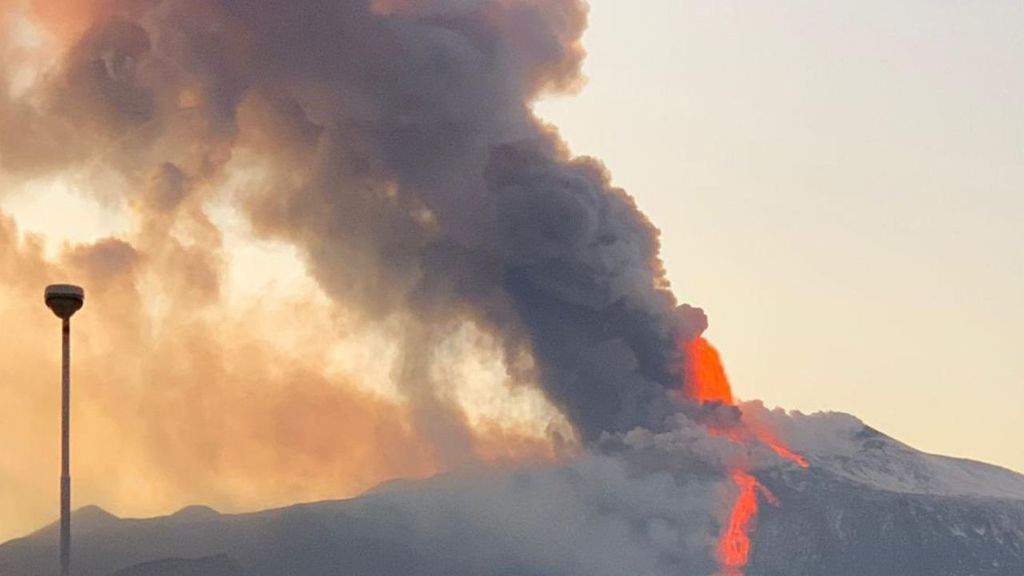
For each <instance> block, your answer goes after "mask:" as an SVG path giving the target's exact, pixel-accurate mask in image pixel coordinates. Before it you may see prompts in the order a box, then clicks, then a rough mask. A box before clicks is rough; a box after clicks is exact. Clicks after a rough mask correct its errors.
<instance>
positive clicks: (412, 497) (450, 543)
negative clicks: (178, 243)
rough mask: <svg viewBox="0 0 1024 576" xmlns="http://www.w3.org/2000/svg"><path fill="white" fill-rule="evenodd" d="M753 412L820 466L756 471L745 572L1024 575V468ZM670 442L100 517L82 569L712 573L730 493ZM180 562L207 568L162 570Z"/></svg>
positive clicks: (82, 554) (3, 565)
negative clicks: (550, 461) (292, 499)
mask: <svg viewBox="0 0 1024 576" xmlns="http://www.w3.org/2000/svg"><path fill="white" fill-rule="evenodd" d="M745 410H746V412H747V413H748V414H749V415H750V416H751V418H754V419H758V420H760V421H763V422H770V423H771V425H772V426H774V427H775V428H776V429H777V430H779V431H780V433H781V434H783V435H784V436H785V439H786V440H787V442H789V443H790V445H791V446H792V447H793V448H794V449H796V450H799V451H800V452H801V453H802V454H804V455H805V456H806V458H807V459H808V461H809V462H810V468H808V469H802V468H799V467H797V466H792V465H786V464H780V463H776V464H773V465H768V466H764V467H761V468H759V469H758V471H757V472H756V474H757V476H758V478H759V479H760V480H761V482H762V483H763V484H764V485H765V486H766V487H767V488H768V489H769V490H770V491H771V492H772V493H774V495H775V496H776V497H777V498H778V500H779V504H778V505H777V506H775V505H772V504H770V503H769V502H767V501H766V500H767V499H764V498H762V503H761V516H760V519H759V523H758V525H757V526H756V528H755V532H754V535H753V543H752V546H753V551H752V558H751V564H750V566H749V567H748V568H747V570H746V575H747V576H775V575H778V576H790V575H793V576H796V575H816V576H817V575H820V574H829V575H830V576H863V575H865V574H871V575H874V576H888V575H892V576H896V575H900V576H916V575H920V576H925V575H928V576H944V575H948V576H958V575H965V576H966V575H991V576H1019V575H1020V574H1024V476H1021V475H1019V474H1016V473H1013V472H1010V471H1008V470H1004V469H1001V468H997V467H994V466H990V465H987V464H982V463H978V462H972V461H968V460H959V459H953V458H946V457H941V456H933V455H929V454H924V453H922V452H919V451H915V450H913V449H912V448H910V447H908V446H906V445H904V444H901V443H899V442H897V441H896V440H894V439H892V438H889V437H887V436H885V435H884V434H881V433H880V432H877V431H876V430H874V429H872V428H870V427H868V426H865V425H864V424H863V423H861V422H860V421H858V420H857V419H855V418H853V417H850V416H846V415H841V414H822V415H813V416H803V415H799V414H797V415H786V414H783V413H780V412H769V411H767V410H764V409H763V408H761V407H760V406H758V405H749V406H746V407H745ZM668 444H671V443H666V442H661V443H658V442H655V443H651V444H650V445H648V446H639V445H633V446H629V447H627V448H624V449H621V450H619V451H616V452H612V453H608V454H601V455H594V454H592V455H587V456H584V457H581V458H578V459H577V460H574V461H573V462H570V463H567V464H565V465H561V466H552V467H548V468H533V469H528V470H519V471H515V472H499V471H495V470H489V471H475V472H473V473H464V474H455V475H449V476H443V477H437V478H433V479H430V480H424V481H407V482H397V483H392V484H388V485H386V486H383V487H381V488H378V489H377V490H375V491H372V492H370V493H368V494H366V495H364V496H362V497H360V498H356V499H353V500H348V501H338V502H323V503H317V504H305V505H297V506H293V507H289V508H284V509H278V510H269V511H265V512H259V513H254V514H241V515H226V514H219V513H217V512H215V511H213V510H210V509H208V508H201V507H191V508H186V509H184V510H182V511H180V512H178V513H177V514H174V515H171V516H167V517H162V518H154V519H146V520H136V519H120V518H116V517H114V516H112V515H109V514H107V513H105V512H103V511H101V510H99V509H98V508H86V509H82V510H79V511H78V513H77V515H76V518H75V523H74V527H75V550H74V555H75V556H74V557H75V566H76V574H78V575H79V576H111V575H112V574H132V575H136V574H138V575H142V574H147V575H152V574H165V573H166V574H175V575H181V576H184V575H192V576H236V575H238V574H245V575H247V576H271V575H274V576H278V575H281V574H289V575H295V576H320V575H324V576H326V575H328V574H332V575H333V574H351V575H366V576H370V575H374V576H378V575H381V574H408V575H411V576H428V575H430V576H433V575H442V574H444V575H455V576H459V575H481V574H486V575H500V576H513V575H514V576H527V575H529V576H534V575H537V576H539V575H542V574H543V575H545V576H552V575H576V574H588V575H590V574H594V575H608V576H612V575H621V574H641V575H649V576H660V575H666V576H667V575H670V574H671V575H677V574H693V575H710V574H715V573H717V572H718V567H717V565H716V561H715V555H714V546H715V539H716V537H717V534H718V531H719V530H720V526H721V523H722V520H723V517H722V514H723V509H724V508H726V507H727V503H728V502H729V499H730V497H731V496H730V494H728V491H729V488H728V487H729V484H728V482H727V481H725V479H724V478H722V477H721V475H720V474H718V473H716V472H714V471H713V469H714V468H713V467H711V466H701V465H699V464H696V463H697V462H699V461H700V459H699V458H696V457H694V456H693V454H692V453H690V454H688V453H686V452H685V451H681V450H679V449H678V445H679V444H680V443H678V442H677V443H676V446H675V447H666V446H668ZM650 446H656V447H655V448H651V447H650ZM56 541H57V538H56V530H55V527H54V526H50V527H48V528H45V529H43V530H41V531H39V532H37V533H35V534H32V535H30V536H28V537H26V538H22V539H19V540H14V541H11V542H8V543H6V544H4V545H0V574H4V575H5V576H7V575H10V576H22V575H24V576H29V575H32V576H46V575H49V574H54V573H55V572H56V570H55V563H54V562H53V560H54V558H55V557H56V553H55V546H56ZM218 555H221V556H218ZM167 558H174V559H189V558H191V559H195V560H192V561H189V560H167V561H164V562H156V563H153V562H154V561H158V560H161V559H167ZM142 563H150V564H142ZM236 563H237V564H236ZM140 564H142V565H141V566H140ZM154 570H156V571H154ZM159 570H164V571H163V572H161V571H159ZM118 571H122V572H118Z"/></svg>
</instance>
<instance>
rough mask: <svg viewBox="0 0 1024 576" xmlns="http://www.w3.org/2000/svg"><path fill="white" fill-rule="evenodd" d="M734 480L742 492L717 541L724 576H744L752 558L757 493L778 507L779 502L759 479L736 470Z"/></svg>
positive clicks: (733, 474)
mask: <svg viewBox="0 0 1024 576" xmlns="http://www.w3.org/2000/svg"><path fill="white" fill-rule="evenodd" d="M732 481H733V483H734V484H735V485H736V487H737V488H739V491H740V493H739V495H738V496H737V497H736V503H735V504H733V507H732V512H731V513H730V514H729V523H728V525H726V527H725V529H724V530H723V531H722V536H721V538H720V539H719V540H718V561H719V562H720V563H721V564H722V568H723V569H724V570H725V574H724V576H741V575H742V569H743V568H744V567H745V566H746V565H747V562H748V560H749V558H750V530H751V529H752V528H753V523H754V520H756V519H757V491H758V490H760V491H761V494H763V495H764V496H765V498H767V499H768V501H769V502H771V503H772V504H778V500H776V498H775V495H773V494H772V493H771V492H770V491H769V490H768V489H767V488H765V487H764V486H763V485H762V484H761V483H760V482H758V481H757V478H754V477H753V476H751V475H750V474H748V473H747V472H745V471H743V470H733V472H732Z"/></svg>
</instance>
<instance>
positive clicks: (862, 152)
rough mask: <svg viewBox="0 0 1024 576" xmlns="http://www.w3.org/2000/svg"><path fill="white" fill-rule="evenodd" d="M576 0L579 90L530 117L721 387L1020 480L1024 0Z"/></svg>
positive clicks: (1023, 466)
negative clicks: (582, 24) (647, 252)
mask: <svg viewBox="0 0 1024 576" xmlns="http://www.w3.org/2000/svg"><path fill="white" fill-rule="evenodd" d="M591 4H592V13H591V20H592V21H591V27H590V30H589V31H588V33H587V35H586V47H587V49H588V51H589V53H590V56H589V58H588V61H587V65H586V74H587V76H588V77H589V79H590V80H589V83H588V85H587V86H586V87H585V88H584V89H583V91H582V93H581V94H579V95H578V96H574V97H564V98H558V99H555V100H553V101H547V102H544V103H541V104H539V105H538V106H537V111H538V112H539V113H540V114H541V115H542V116H543V117H544V118H546V119H548V120H549V121H551V122H552V123H554V124H555V125H557V126H559V127H560V128H561V130H562V133H563V134H564V136H565V137H566V138H567V139H568V140H569V142H570V143H571V145H572V148H573V150H574V151H575V152H576V153H580V154H589V155H593V156H596V157H599V158H602V159H603V160H604V161H605V162H606V163H607V165H608V166H609V168H610V169H611V171H612V173H613V174H614V178H615V181H616V183H617V184H618V185H620V186H622V187H624V188H626V189H627V190H628V191H629V192H630V193H631V194H632V195H634V196H635V197H636V198H637V200H638V202H639V203H640V206H641V208H642V209H643V210H644V211H645V212H646V213H647V214H648V216H649V217H650V218H651V219H652V220H653V221H654V223H655V224H656V225H657V226H658V227H659V228H660V229H661V230H662V241H663V255H664V258H665V261H666V264H667V267H668V272H669V277H670V278H671V279H672V281H673V285H674V286H675V289H676V291H677V293H678V294H679V295H680V296H681V298H682V299H683V300H685V301H688V302H691V303H693V304H695V305H699V306H702V307H704V308H705V309H706V310H707V312H708V314H709V316H710V318H711V329H710V330H709V333H708V335H709V337H710V339H711V340H713V341H714V342H715V343H716V345H717V346H718V347H719V348H720V350H721V352H722V355H723V358H724V360H725V362H726V367H727V369H728V371H729V373H730V376H731V378H732V380H733V386H734V388H735V389H736V391H737V394H738V395H739V396H741V397H743V398H745V399H751V398H761V399H764V400H765V402H766V403H767V404H769V405H778V406H783V407H786V408H791V409H799V410H802V411H816V410H839V411H844V412H850V413H853V414H855V415H857V416H859V417H861V418H862V419H863V420H865V421H866V422H867V423H869V424H871V425H873V426H875V427H877V428H879V429H881V430H883V431H885V432H887V433H889V434H891V435H893V436H895V437H896V438H898V439H900V440H903V441H905V442H907V443H909V444H911V445H914V446H916V447H918V448H922V449H925V450H928V451H933V452H939V453H944V454H951V455H957V456H965V457H970V458H974V459H980V460H985V461H990V462H993V463H996V464H1001V465H1004V466H1008V467H1011V468H1014V469H1016V470H1018V471H1024V442H1021V440H1020V438H1021V432H1020V428H1021V424H1022V422H1024V352H1022V350H1021V348H1022V347H1021V342H1022V339H1021V335H1020V334H1021V330H1022V328H1024V3H1021V2H1019V1H1018V0H990V1H986V2H946V1H939V0H931V1H921V0H908V1H904V2H897V3H894V2H880V1H872V0H868V1H864V0H858V1H856V2H853V1H842V2H816V3H810V2H792V1H791V2H779V1H772V2H768V1H750V0H743V1H738V0H699V1H694V0H642V1H640V2H633V1H624V0H591ZM638 6H641V7H642V8H643V9H639V10H638V9H637V7H638Z"/></svg>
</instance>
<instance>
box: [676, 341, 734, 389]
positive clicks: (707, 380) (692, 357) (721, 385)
mask: <svg viewBox="0 0 1024 576" xmlns="http://www.w3.org/2000/svg"><path fill="white" fill-rule="evenodd" d="M686 357H687V362H686V374H685V377H686V382H687V383H688V384H689V390H688V391H687V395H688V396H689V397H690V398H693V399H695V400H699V401H701V402H721V403H723V404H733V403H734V401H735V400H734V398H733V396H732V387H731V386H730V385H729V379H728V378H727V377H726V375H725V367H724V366H722V359H721V357H719V355H718V350H716V349H715V347H714V346H712V345H711V343H710V342H708V341H707V340H705V339H704V338H696V339H695V340H693V341H692V342H689V343H687V344H686Z"/></svg>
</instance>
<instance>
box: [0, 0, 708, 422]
mask: <svg viewBox="0 0 1024 576" xmlns="http://www.w3.org/2000/svg"><path fill="white" fill-rule="evenodd" d="M92 13H94V14H96V15H97V16H96V17H95V19H94V20H93V21H92V22H91V23H90V25H89V26H88V27H87V28H86V29H85V31H84V33H83V34H82V36H81V37H80V38H79V39H77V40H76V41H74V43H73V44H72V45H71V46H70V49H69V50H68V52H67V57H66V58H65V60H64V62H63V63H62V64H61V67H60V69H59V74H58V75H57V76H56V77H55V78H54V79H53V80H52V82H51V83H50V84H49V86H48V87H47V92H46V93H45V94H44V95H42V96H41V98H42V99H44V100H45V101H44V102H42V103H41V104H40V108H39V109H37V110H35V111H34V113H35V114H37V115H38V117H32V116H31V115H30V116H28V117H26V116H25V115H23V114H19V115H17V119H18V121H19V122H24V123H27V124H29V125H30V127H29V129H28V130H27V133H28V134H29V135H32V136H35V138H32V139H31V140H33V142H32V144H31V146H29V149H32V148H33V147H40V146H45V145H47V142H49V143H51V144H52V143H54V142H60V148H61V149H63V150H64V152H63V157H62V156H61V155H58V154H50V155H43V154H40V153H38V152H36V153H33V154H31V155H30V156H29V157H28V158H24V159H19V158H18V157H17V155H14V156H13V157H12V158H11V159H8V158H7V156H8V154H7V153H6V150H5V154H4V158H5V160H4V167H5V171H8V172H10V171H17V170H18V169H19V168H21V169H25V170H28V169H31V168H32V167H33V166H32V165H33V162H35V161H36V159H37V158H39V157H40V156H45V157H48V158H51V159H55V161H64V162H67V161H75V156H76V155H81V160H80V161H83V162H85V161H97V160H96V159H95V157H94V156H90V153H91V152H89V151H90V150H93V149H95V147H96V146H99V147H100V148H101V149H103V148H106V149H109V152H107V153H106V154H105V155H104V156H103V158H102V159H100V160H99V161H100V162H107V163H116V164H117V165H118V168H119V169H120V170H121V171H122V174H123V175H124V176H125V177H127V178H128V179H132V180H134V179H138V178H140V177H141V175H142V174H146V173H153V171H155V172H156V177H155V178H157V180H158V182H157V184H156V185H155V186H151V187H150V192H149V193H148V194H149V196H148V197H146V198H143V199H142V201H143V202H145V203H146V204H147V205H149V206H151V207H152V208H153V210H155V211H156V212H158V213H161V214H162V213H164V212H166V211H168V210H172V209H173V208H174V207H175V205H176V204H177V203H179V202H183V201H185V198H186V197H187V196H189V195H190V194H192V193H193V191H192V190H191V189H190V188H191V187H192V185H193V183H195V182H202V181H210V180H211V179H216V178H218V177H222V176H223V173H224V171H225V170H226V168H227V167H230V166H232V163H235V164H236V165H235V166H234V168H235V169H240V170H244V169H253V170H255V169H257V168H256V166H258V167H259V169H261V170H262V171H263V172H264V177H263V178H261V179H259V180H258V181H257V182H255V183H254V184H253V186H252V187H250V188H249V189H248V190H246V192H245V194H243V195H242V196H243V197H242V198H241V199H240V201H241V202H243V203H244V204H245V206H246V208H247V211H248V213H249V214H250V216H251V217H252V221H253V223H254V225H255V226H256V228H257V230H258V231H259V232H260V233H261V234H263V235H265V236H268V237H275V238H282V239H286V240H288V241H290V242H293V243H295V244H296V245H298V246H299V247H301V248H302V250H303V252H304V253H305V254H306V256H307V258H308V261H309V263H310V266H311V270H312V272H313V274H314V276H315V277H316V279H317V281H318V282H319V284H320V285H321V286H322V287H323V288H324V289H325V290H326V291H327V293H328V294H329V295H330V296H332V297H333V298H335V299H337V300H338V301H341V302H344V303H346V305H349V306H354V307H355V308H357V309H358V310H359V311H360V312H361V313H364V314H366V315H370V316H373V317H378V318H381V317H387V316H393V315H403V316H404V317H406V321H407V322H408V323H409V324H410V330H409V333H410V335H411V337H410V342H409V344H410V345H409V346H407V347H405V351H406V355H405V361H406V362H407V363H408V364H409V365H408V366H407V367H406V368H405V369H403V370H402V377H401V380H402V381H403V388H404V389H406V390H407V392H408V393H409V394H410V395H412V396H418V397H422V399H423V402H419V403H417V404H419V406H420V407H422V408H423V410H425V411H426V412H428V414H424V415H423V418H424V419H425V420H429V421H430V422H432V423H433V425H434V426H438V427H440V428H445V427H448V428H452V430H450V431H449V432H450V433H456V432H455V430H454V427H455V425H454V424H453V425H451V426H447V425H445V424H444V421H445V420H448V419H451V418H454V416H452V415H451V414H447V413H446V412H447V410H446V407H445V406H444V405H443V403H439V402H435V401H433V400H431V395H430V394H429V392H427V393H425V392H423V390H427V391H429V390H430V388H431V382H429V378H428V376H427V375H426V373H427V370H426V369H425V368H426V367H427V366H428V365H429V362H430V357H431V354H432V353H433V350H432V348H433V347H432V343H434V342H436V341H438V340H439V337H438V335H437V334H438V333H442V334H443V333H444V332H445V331H450V330H451V328H452V325H453V321H456V320H466V319H469V320H471V321H472V322H474V323H476V324H477V325H479V326H480V327H482V328H483V329H485V330H487V331H489V332H491V333H493V334H495V335H498V336H500V338H501V341H502V343H503V348H504V350H505V352H506V355H507V356H506V360H507V363H508V365H509V366H514V365H517V363H518V364H519V365H522V364H523V362H521V361H520V360H521V359H522V358H524V357H527V356H529V357H530V358H531V359H532V365H530V366H525V367H522V366H521V367H522V369H523V370H525V371H526V372H529V373H530V374H523V376H524V378H525V377H533V378H534V379H535V380H536V381H537V382H539V383H540V384H541V386H543V389H544V391H545V392H546V393H547V395H548V397H549V398H550V399H551V400H552V401H553V402H554V403H555V404H556V405H557V406H558V407H559V408H560V409H562V410H563V411H564V413H565V414H566V415H567V416H568V417H569V419H570V420H571V422H572V423H573V424H574V425H575V427H576V429H577V430H578V431H579V432H580V433H581V435H582V436H583V437H584V438H591V439H592V438H596V437H597V436H598V435H599V434H600V433H602V432H621V431H627V430H629V429H632V428H633V427H635V426H638V425H643V426H645V427H648V428H653V429H657V428H660V427H661V425H662V422H663V420H664V418H665V417H666V416H668V415H669V414H670V413H671V412H672V411H674V409H673V407H672V406H670V403H669V401H668V399H667V398H668V397H667V394H666V390H667V389H670V388H678V387H679V386H680V384H681V377H682V372H681V370H680V366H681V363H682V362H681V358H680V355H679V352H678V350H679V344H680V342H682V341H686V340H690V339H692V338H693V337H694V336H696V335H698V334H699V333H700V332H702V331H703V329H704V325H705V320H704V317H703V314H701V313H700V312H699V311H698V310H695V309H692V308H689V307H685V306H684V307H679V306H678V305H677V302H676V300H675V298H674V296H673V295H672V293H671V292H670V291H669V289H668V282H667V281H666V279H665V276H664V273H663V270H662V267H661V263H660V261H659V259H658V240H657V236H658V232H657V230H656V229H655V228H654V227H653V226H652V225H651V224H650V222H649V221H648V220H647V219H646V218H645V217H644V216H643V215H642V214H641V213H640V212H639V211H638V210H637V208H636V205H635V204H634V203H633V201H632V199H631V198H630V197H629V196H628V195H626V194H625V193H624V192H623V191H621V190H619V189H616V188H614V187H613V186H612V185H611V184H610V179H609V176H608V174H607V173H606V171H605V170H604V169H603V167H602V166H601V165H600V163H599V162H597V161H595V160H592V159H587V158H572V157H570V155H569V153H568V152H567V151H566V149H565V146H564V144H563V143H562V142H561V141H560V139H559V138H558V136H557V134H556V133H555V132H554V131H553V130H552V129H551V128H549V127H546V126H544V125H542V124H541V123H540V122H539V121H538V120H537V119H536V118H535V117H534V115H533V114H532V112H531V109H530V105H531V102H532V101H533V100H534V99H536V98H537V97H538V96H540V95H542V94H544V93H546V92H550V91H556V90H567V89H572V88H573V87H575V86H577V85H578V84H579V83H580V75H579V67H580V61H581V58H582V56H583V51H582V49H581V47H580V44H579V41H580V35H581V33H582V31H583V29H584V26H585V17H586V9H585V5H584V4H583V3H582V2H580V1H578V0H558V1H549V0H546V1H543V2H541V1H536V0H521V1H498V0H476V1H460V2H456V1H444V2H442V1H433V2H430V1H424V2H397V1H396V2H380V1H377V2H370V1H367V0H346V1H340V2H339V1H326V0H320V1H316V0H308V1H300V2H265V1H260V2H256V1H254V0H249V1H247V0H224V1H220V2H197V1H195V2H193V1H187V0H180V1H164V2H142V1H136V2H132V1H123V2H115V1H111V2H101V3H98V4H97V5H95V6H94V7H93V10H92ZM12 121H13V120H12ZM56 123H59V124H60V125H61V126H62V127H66V130H65V131H64V132H63V133H59V132H57V130H58V129H57V128H55V126H54V124H56ZM4 132H5V133H11V132H10V131H9V130H4ZM25 133H26V131H22V134H25ZM8 147H9V148H12V149H14V148H16V147H14V146H5V148H8ZM21 147H22V148H24V145H22V146H21ZM244 158H248V159H249V160H248V162H251V163H252V166H246V162H247V160H245V159H244ZM87 159H88V160H87ZM19 160H20V162H19ZM159 215H160V214H158V215H157V216H158V217H159ZM198 281H199V283H200V285H199V286H197V287H196V288H195V289H198V290H201V289H203V286H204V285H206V282H204V281H203V279H202V277H201V276H200V277H199V278H198ZM412 348H416V350H411V349H412Z"/></svg>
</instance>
